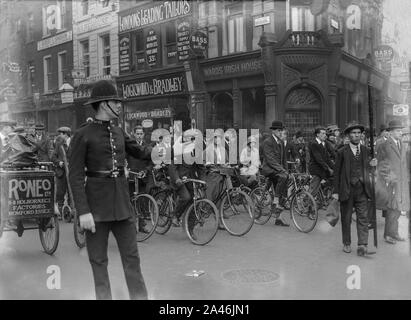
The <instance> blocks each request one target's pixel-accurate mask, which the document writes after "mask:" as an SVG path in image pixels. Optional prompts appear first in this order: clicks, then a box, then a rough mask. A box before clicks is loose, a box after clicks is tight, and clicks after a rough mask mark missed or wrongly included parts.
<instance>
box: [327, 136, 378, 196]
mask: <svg viewBox="0 0 411 320" xmlns="http://www.w3.org/2000/svg"><path fill="white" fill-rule="evenodd" d="M350 153H352V151H351V148H350V145H349V144H347V145H345V146H344V147H343V148H341V149H339V150H338V151H337V159H336V162H335V167H334V193H337V194H338V196H339V201H341V202H342V201H347V200H348V199H349V197H350V189H351V183H350V169H351V166H350V165H351V155H350ZM360 157H361V161H362V163H363V168H364V170H363V172H362V175H363V176H362V178H363V181H364V187H365V193H366V195H367V197H368V199H371V196H372V192H371V190H372V189H371V178H370V168H371V167H370V165H369V162H370V161H371V157H370V150H369V149H368V148H367V147H365V146H363V145H361V146H360Z"/></svg>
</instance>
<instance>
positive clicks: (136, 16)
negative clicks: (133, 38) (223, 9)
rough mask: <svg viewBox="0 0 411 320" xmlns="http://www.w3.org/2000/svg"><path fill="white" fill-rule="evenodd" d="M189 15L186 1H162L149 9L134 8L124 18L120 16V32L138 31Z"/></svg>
mask: <svg viewBox="0 0 411 320" xmlns="http://www.w3.org/2000/svg"><path fill="white" fill-rule="evenodd" d="M156 2H157V1H156ZM156 2H155V3H156ZM190 13H191V6H190V3H189V1H187V0H179V1H163V2H160V4H156V5H154V6H151V7H146V8H143V9H140V8H135V9H133V11H132V12H131V13H130V12H129V11H128V12H127V13H125V15H124V16H120V22H119V24H120V32H125V31H130V30H134V29H139V28H141V27H143V26H148V25H153V24H156V23H159V22H163V21H166V20H169V19H173V18H177V17H181V16H185V15H187V14H190Z"/></svg>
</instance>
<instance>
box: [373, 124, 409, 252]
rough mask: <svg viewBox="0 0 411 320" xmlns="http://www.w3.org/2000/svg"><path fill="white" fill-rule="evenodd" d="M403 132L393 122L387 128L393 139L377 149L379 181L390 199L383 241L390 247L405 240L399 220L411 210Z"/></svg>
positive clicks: (401, 127)
mask: <svg viewBox="0 0 411 320" xmlns="http://www.w3.org/2000/svg"><path fill="white" fill-rule="evenodd" d="M403 129H404V126H403V125H402V123H401V121H398V120H392V121H390V122H389V123H388V128H387V130H388V131H389V132H390V137H389V138H388V139H387V140H386V141H385V142H383V143H382V144H381V145H380V147H379V148H378V178H377V179H378V180H379V181H380V182H382V183H383V184H384V187H385V190H384V191H385V195H386V199H387V203H386V208H385V209H386V211H385V229H384V240H385V241H386V242H387V243H390V244H395V243H396V242H397V241H405V240H406V239H405V238H404V237H401V236H400V234H399V233H398V219H399V217H400V215H401V212H406V211H409V210H410V193H409V179H410V164H409V162H408V161H407V150H406V146H405V144H404V143H403V141H402V130H403ZM380 185H381V184H380Z"/></svg>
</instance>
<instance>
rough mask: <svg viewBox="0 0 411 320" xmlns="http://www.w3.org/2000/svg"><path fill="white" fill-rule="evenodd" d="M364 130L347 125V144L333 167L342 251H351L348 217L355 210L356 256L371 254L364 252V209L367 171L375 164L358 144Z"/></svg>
mask: <svg viewBox="0 0 411 320" xmlns="http://www.w3.org/2000/svg"><path fill="white" fill-rule="evenodd" d="M364 130H365V128H364V126H363V125H361V124H358V123H357V122H353V123H351V124H349V125H348V126H347V128H346V129H345V130H344V134H345V135H348V137H349V139H350V142H349V143H348V144H346V145H345V146H344V147H342V148H340V149H339V150H338V151H337V159H336V163H335V166H334V194H333V198H334V199H336V200H339V201H340V208H341V226H342V242H343V251H344V252H345V253H350V252H351V218H352V214H353V209H355V212H356V216H357V234H358V248H357V254H358V256H365V255H367V254H372V253H375V252H370V251H368V206H369V205H370V201H369V199H372V189H371V181H370V169H371V166H373V167H375V166H376V165H377V160H376V159H371V157H370V150H369V149H368V148H367V147H366V146H364V145H361V144H360V139H361V134H362V133H363V132H364Z"/></svg>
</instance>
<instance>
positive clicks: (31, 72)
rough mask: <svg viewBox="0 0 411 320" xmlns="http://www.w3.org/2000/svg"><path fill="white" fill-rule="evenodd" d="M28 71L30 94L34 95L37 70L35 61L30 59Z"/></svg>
mask: <svg viewBox="0 0 411 320" xmlns="http://www.w3.org/2000/svg"><path fill="white" fill-rule="evenodd" d="M27 67H28V72H27V89H28V95H29V96H30V95H32V94H33V92H34V86H35V82H34V80H35V79H34V72H35V68H34V61H30V62H29V64H28V66H27Z"/></svg>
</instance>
